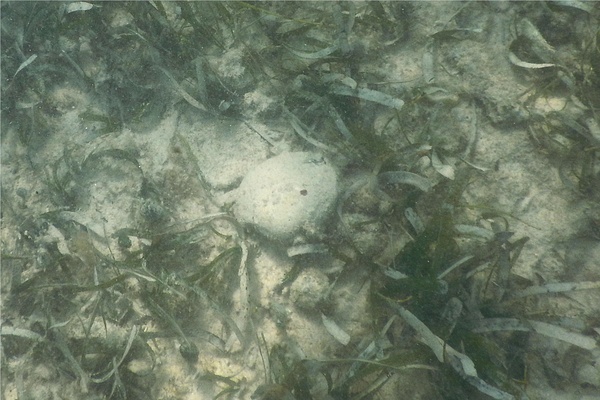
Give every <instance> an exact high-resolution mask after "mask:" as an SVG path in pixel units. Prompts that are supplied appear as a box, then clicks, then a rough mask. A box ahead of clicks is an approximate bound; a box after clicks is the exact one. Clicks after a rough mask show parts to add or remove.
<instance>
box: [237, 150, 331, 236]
mask: <svg viewBox="0 0 600 400" xmlns="http://www.w3.org/2000/svg"><path fill="white" fill-rule="evenodd" d="M337 195H338V188H337V175H336V172H335V170H334V168H333V167H332V166H331V165H330V164H329V163H328V162H327V161H326V160H324V159H323V157H322V156H321V155H319V154H316V153H308V152H294V153H282V154H280V155H278V156H276V157H273V158H270V159H268V160H267V161H265V162H263V163H262V164H259V165H258V166H256V167H255V168H254V169H253V170H251V171H250V172H249V173H248V174H247V175H246V177H245V178H244V179H243V181H242V183H241V185H240V187H239V189H238V193H237V199H236V204H235V207H234V212H235V215H236V217H237V218H238V219H239V220H240V222H242V223H247V224H251V225H253V226H255V227H256V228H257V229H258V230H259V231H260V232H262V233H263V234H265V235H266V236H268V237H269V238H272V239H278V240H281V241H290V240H291V239H293V238H294V237H295V236H297V235H299V234H307V235H309V236H310V235H314V234H316V233H318V232H319V231H320V230H321V229H322V228H323V224H324V223H325V221H326V220H327V217H328V216H329V214H330V213H331V211H332V210H333V208H334V203H335V200H336V198H337Z"/></svg>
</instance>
